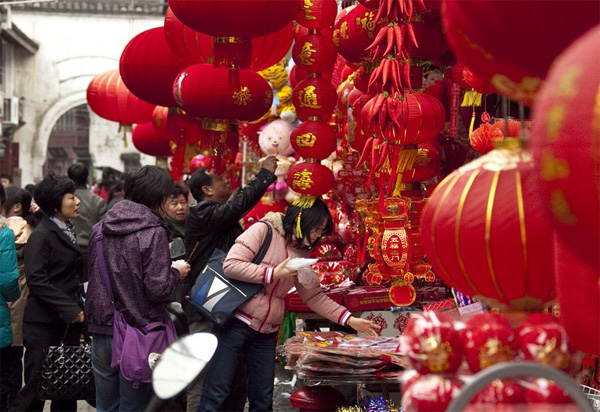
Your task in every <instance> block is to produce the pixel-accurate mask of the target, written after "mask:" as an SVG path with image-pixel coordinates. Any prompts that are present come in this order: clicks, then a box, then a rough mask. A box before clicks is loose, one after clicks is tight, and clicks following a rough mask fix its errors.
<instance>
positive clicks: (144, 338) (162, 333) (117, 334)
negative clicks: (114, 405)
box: [96, 227, 177, 388]
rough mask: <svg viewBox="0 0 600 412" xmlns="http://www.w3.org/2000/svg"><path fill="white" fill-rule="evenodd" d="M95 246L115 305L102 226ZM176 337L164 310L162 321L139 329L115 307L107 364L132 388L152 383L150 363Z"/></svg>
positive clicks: (105, 285) (171, 322) (109, 293)
mask: <svg viewBox="0 0 600 412" xmlns="http://www.w3.org/2000/svg"><path fill="white" fill-rule="evenodd" d="M96 247H97V250H98V265H99V269H100V275H101V276H102V282H103V283H104V287H105V288H106V290H107V291H108V295H109V297H110V300H111V302H112V304H113V307H114V304H115V302H114V295H113V291H112V286H111V283H110V278H109V276H108V266H107V265H106V261H105V260H104V248H103V246H102V228H101V227H100V228H99V230H98V231H97V232H96ZM176 340H177V332H176V330H175V325H174V324H173V321H172V320H171V317H170V316H169V314H168V312H167V311H166V309H165V314H164V319H163V320H162V321H158V322H151V323H149V324H147V325H146V326H143V327H141V328H135V327H133V326H131V325H129V324H127V322H126V321H125V318H124V317H123V314H122V313H121V312H119V311H118V310H116V309H115V311H114V317H113V344H112V357H111V363H110V366H111V367H113V368H119V369H120V371H121V374H122V375H123V376H124V377H125V379H127V380H128V381H131V382H134V388H135V387H137V386H138V384H139V383H140V382H144V383H149V382H152V366H153V365H154V363H155V362H156V360H157V359H158V358H159V357H160V354H161V353H162V351H164V350H165V349H166V348H167V346H169V345H170V344H171V343H172V342H175V341H176Z"/></svg>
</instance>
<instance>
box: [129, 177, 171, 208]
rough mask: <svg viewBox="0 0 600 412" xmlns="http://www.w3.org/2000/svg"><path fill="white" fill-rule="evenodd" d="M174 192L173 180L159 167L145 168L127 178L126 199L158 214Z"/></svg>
mask: <svg viewBox="0 0 600 412" xmlns="http://www.w3.org/2000/svg"><path fill="white" fill-rule="evenodd" d="M172 192H173V178H172V177H171V175H170V174H169V172H167V171H166V170H164V169H161V168H160V167H158V166H144V167H142V168H141V169H140V170H138V171H137V172H135V173H133V174H131V175H129V176H127V177H126V178H125V199H128V200H131V201H132V202H136V203H140V204H142V205H144V206H147V207H148V208H149V209H152V210H153V211H154V212H157V213H158V211H159V209H160V207H161V206H162V204H163V202H164V201H165V200H167V199H169V198H170V197H171V193H172Z"/></svg>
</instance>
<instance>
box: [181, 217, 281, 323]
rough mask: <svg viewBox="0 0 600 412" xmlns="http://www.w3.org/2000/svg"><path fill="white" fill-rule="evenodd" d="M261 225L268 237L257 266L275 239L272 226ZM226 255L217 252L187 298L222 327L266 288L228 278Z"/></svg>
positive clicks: (257, 257) (216, 250) (259, 251)
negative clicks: (240, 307) (224, 269)
mask: <svg viewBox="0 0 600 412" xmlns="http://www.w3.org/2000/svg"><path fill="white" fill-rule="evenodd" d="M258 223H263V224H265V225H267V235H266V236H265V240H264V241H263V244H262V245H261V246H260V249H259V250H258V252H257V253H256V256H254V259H252V263H255V264H259V263H260V262H262V260H263V258H264V257H265V255H266V254H267V251H268V250H269V246H270V245H271V238H272V237H273V229H271V225H269V224H268V223H265V222H258ZM225 256H227V254H226V253H225V252H223V251H222V250H220V249H215V250H214V252H213V253H212V255H211V256H210V258H209V260H208V263H207V264H206V267H205V268H204V270H202V272H200V274H199V275H198V278H197V279H196V283H194V286H193V287H192V289H191V291H190V295H189V296H186V297H185V298H186V299H187V300H188V301H189V302H190V303H191V304H192V306H193V307H194V308H195V309H196V310H197V311H198V312H199V313H200V314H201V315H202V316H204V317H205V318H207V319H210V320H211V321H213V322H214V323H216V324H217V325H219V326H223V325H225V324H226V323H227V322H228V321H229V319H230V318H231V316H232V315H233V313H234V312H235V311H236V309H237V308H238V307H239V306H240V305H242V304H244V303H246V302H247V301H248V300H250V298H252V297H253V296H254V295H256V294H257V293H258V292H260V291H261V290H262V289H263V287H264V285H263V284H261V283H248V282H243V281H241V280H236V279H231V278H228V277H227V276H225V274H224V272H223V261H224V260H225Z"/></svg>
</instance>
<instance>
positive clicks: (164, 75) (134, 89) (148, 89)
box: [119, 27, 187, 107]
mask: <svg viewBox="0 0 600 412" xmlns="http://www.w3.org/2000/svg"><path fill="white" fill-rule="evenodd" d="M186 66H187V63H186V62H185V61H184V60H183V59H182V58H180V57H179V56H177V55H176V54H175V53H174V52H173V51H172V50H171V48H170V47H169V45H168V43H167V41H166V40H165V35H164V30H163V28H162V27H157V28H154V29H150V30H146V31H144V32H142V33H140V34H138V35H137V36H135V37H134V38H133V39H131V41H130V42H129V43H128V44H127V46H125V49H124V50H123V53H122V54H121V60H120V65H119V71H120V73H121V77H122V78H123V82H124V83H125V85H126V86H127V88H128V89H129V90H131V93H133V94H135V95H136V96H137V97H139V98H140V99H142V100H145V101H147V102H150V103H153V104H156V105H159V106H167V107H171V106H177V104H176V103H175V99H174V98H173V80H175V77H176V76H177V75H178V74H179V72H180V71H181V70H183V69H184V68H185V67H186Z"/></svg>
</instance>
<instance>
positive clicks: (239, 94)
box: [233, 86, 252, 106]
mask: <svg viewBox="0 0 600 412" xmlns="http://www.w3.org/2000/svg"><path fill="white" fill-rule="evenodd" d="M251 101H252V94H251V93H250V89H248V87H246V86H242V87H240V89H239V90H238V91H236V92H233V102H234V103H235V104H239V105H244V106H246V105H248V103H250V102H251Z"/></svg>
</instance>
